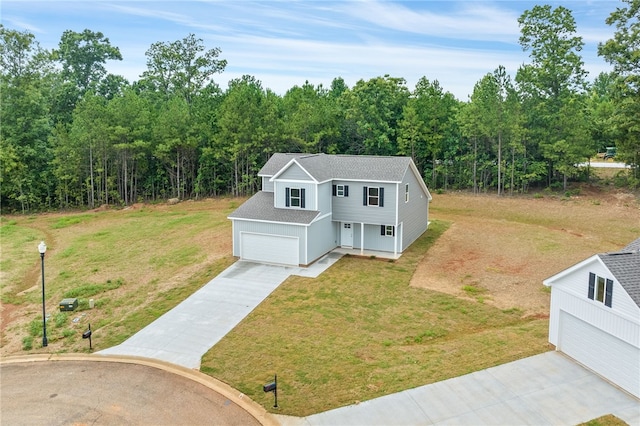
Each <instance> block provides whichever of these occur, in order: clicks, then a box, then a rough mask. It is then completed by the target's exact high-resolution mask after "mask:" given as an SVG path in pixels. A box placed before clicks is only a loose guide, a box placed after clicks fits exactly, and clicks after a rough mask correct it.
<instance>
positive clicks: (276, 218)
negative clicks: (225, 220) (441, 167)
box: [229, 153, 431, 266]
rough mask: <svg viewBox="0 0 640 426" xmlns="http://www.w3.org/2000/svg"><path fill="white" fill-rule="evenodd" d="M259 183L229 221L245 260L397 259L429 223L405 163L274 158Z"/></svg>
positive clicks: (424, 198)
mask: <svg viewBox="0 0 640 426" xmlns="http://www.w3.org/2000/svg"><path fill="white" fill-rule="evenodd" d="M258 176H259V177H260V178H261V179H262V191H260V192H258V193H256V194H255V195H254V196H253V197H251V198H250V199H249V200H247V201H246V202H245V203H243V204H242V205H241V206H240V207H239V208H238V209H237V210H236V211H234V212H233V213H232V214H231V215H230V216H229V219H231V221H232V224H233V255H234V256H237V257H239V258H241V259H243V260H250V261H255V262H264V263H273V264H282V265H295V266H299V265H308V264H311V263H312V262H314V261H315V260H317V259H319V258H320V257H322V256H323V255H325V254H326V253H328V252H330V251H332V250H333V249H335V248H337V247H348V248H353V249H359V250H360V253H364V251H365V250H371V251H383V252H389V253H393V254H394V255H396V256H397V255H399V254H400V253H402V252H403V251H404V250H405V249H406V248H407V247H408V246H409V245H411V243H413V242H414V241H415V240H416V239H417V238H418V237H419V236H420V235H422V234H423V233H424V232H425V230H426V229H427V226H428V223H429V202H430V201H431V194H430V193H429V190H428V189H427V187H426V185H425V184H424V181H423V180H422V178H421V176H420V173H419V172H418V170H417V168H416V166H415V164H414V163H413V160H412V159H411V158H409V157H376V156H350V155H327V154H282V153H279V154H274V155H273V156H272V157H271V158H270V159H269V160H268V161H267V163H266V164H265V165H264V167H263V168H262V169H261V170H260V172H259V173H258Z"/></svg>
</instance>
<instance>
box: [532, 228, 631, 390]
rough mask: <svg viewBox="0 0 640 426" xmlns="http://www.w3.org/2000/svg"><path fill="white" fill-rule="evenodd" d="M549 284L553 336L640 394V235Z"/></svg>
mask: <svg viewBox="0 0 640 426" xmlns="http://www.w3.org/2000/svg"><path fill="white" fill-rule="evenodd" d="M544 285H546V286H549V287H551V312H550V320H549V342H551V343H552V344H553V345H555V346H556V350H558V351H562V352H564V353H565V354H567V355H568V356H570V357H571V358H573V359H575V360H576V361H578V362H579V363H581V364H583V365H584V366H586V367H588V368H589V369H591V370H593V371H595V372H596V373H598V374H600V375H601V376H602V377H604V378H606V379H608V380H609V381H611V382H612V383H614V384H616V385H617V386H619V387H620V388H622V389H624V390H626V391H628V392H630V393H631V394H633V395H635V396H636V397H638V398H640V238H639V239H637V240H635V241H634V242H632V243H631V244H629V245H628V246H626V247H625V248H623V249H622V250H621V251H619V252H613V253H603V254H596V255H593V256H591V257H590V258H588V259H586V260H584V261H582V262H580V263H578V264H577V265H574V266H572V267H570V268H568V269H566V270H564V271H562V272H560V273H558V274H556V275H554V276H552V277H550V278H547V279H546V280H544ZM594 398H597V395H594Z"/></svg>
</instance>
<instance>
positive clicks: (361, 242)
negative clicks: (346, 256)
mask: <svg viewBox="0 0 640 426" xmlns="http://www.w3.org/2000/svg"><path fill="white" fill-rule="evenodd" d="M360 256H364V222H360Z"/></svg>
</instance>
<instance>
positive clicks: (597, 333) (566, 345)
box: [558, 311, 640, 397]
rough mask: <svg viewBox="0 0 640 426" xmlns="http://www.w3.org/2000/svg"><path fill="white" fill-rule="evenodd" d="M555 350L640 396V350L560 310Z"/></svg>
mask: <svg viewBox="0 0 640 426" xmlns="http://www.w3.org/2000/svg"><path fill="white" fill-rule="evenodd" d="M558 350H560V351H562V352H564V353H566V354H567V355H569V356H570V357H571V358H573V359H575V360H576V361H578V362H579V363H581V364H583V365H585V366H587V367H588V368H590V369H591V370H593V371H595V372H596V373H598V374H600V375H601V376H603V377H605V378H607V379H608V380H610V381H611V382H613V383H615V384H616V385H618V386H620V387H621V388H623V389H625V390H627V391H628V392H630V393H632V394H634V395H635V396H637V397H640V349H638V348H634V347H633V346H632V345H630V344H629V343H627V342H624V341H622V340H620V339H618V338H617V337H615V336H612V335H610V334H609V333H606V332H605V331H602V330H600V329H599V328H596V327H594V326H592V325H591V324H588V323H586V322H584V321H582V320H581V319H579V318H576V317H574V316H573V315H571V314H568V313H566V312H564V311H560V334H559V341H558Z"/></svg>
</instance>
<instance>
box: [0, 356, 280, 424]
mask: <svg viewBox="0 0 640 426" xmlns="http://www.w3.org/2000/svg"><path fill="white" fill-rule="evenodd" d="M93 358H94V361H88V360H87V361H73V360H57V361H30V362H21V363H4V362H3V363H2V364H0V374H1V376H2V380H1V381H0V423H1V424H3V425H17V426H19V425H83V424H84V425H88V424H91V425H226V426H235V425H238V426H240V425H242V426H244V425H247V426H251V425H260V424H261V422H259V421H258V420H257V419H256V417H254V416H253V415H252V414H250V411H252V410H251V409H253V412H254V413H258V415H257V417H258V418H260V419H261V420H263V423H262V424H274V423H273V421H269V419H267V418H265V417H264V416H261V415H260V407H258V409H256V408H255V407H253V406H248V408H249V410H247V405H246V403H247V402H248V403H251V401H242V400H238V399H237V398H233V394H229V395H225V392H224V391H221V388H220V387H219V386H216V384H215V381H214V380H211V379H210V378H208V377H206V376H205V375H204V374H200V373H197V372H186V374H185V373H184V372H180V373H183V374H176V372H174V371H170V369H169V371H168V370H166V369H161V368H156V367H152V366H148V365H139V364H130V363H122V362H104V359H103V361H96V360H95V359H98V358H99V357H95V356H94V357H93ZM234 400H235V402H234ZM239 404H240V405H239Z"/></svg>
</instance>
